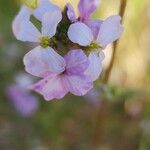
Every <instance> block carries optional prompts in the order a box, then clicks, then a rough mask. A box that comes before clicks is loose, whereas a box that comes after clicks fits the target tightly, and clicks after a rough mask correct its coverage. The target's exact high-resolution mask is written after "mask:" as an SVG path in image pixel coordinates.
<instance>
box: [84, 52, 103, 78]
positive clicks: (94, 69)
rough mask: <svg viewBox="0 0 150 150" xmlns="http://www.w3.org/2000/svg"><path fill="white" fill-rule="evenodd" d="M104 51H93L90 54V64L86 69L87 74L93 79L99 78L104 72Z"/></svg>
mask: <svg viewBox="0 0 150 150" xmlns="http://www.w3.org/2000/svg"><path fill="white" fill-rule="evenodd" d="M104 57H105V55H104V52H103V51H101V52H100V53H99V54H98V53H97V52H92V53H90V55H89V61H90V65H89V67H88V69H87V70H86V71H85V74H86V75H87V76H89V77H90V79H91V80H92V81H95V80H97V79H98V77H99V76H100V74H101V72H102V62H103V60H104Z"/></svg>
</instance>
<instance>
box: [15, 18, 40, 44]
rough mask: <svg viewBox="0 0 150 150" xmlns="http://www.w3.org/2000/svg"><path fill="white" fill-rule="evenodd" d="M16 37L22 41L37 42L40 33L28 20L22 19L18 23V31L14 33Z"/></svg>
mask: <svg viewBox="0 0 150 150" xmlns="http://www.w3.org/2000/svg"><path fill="white" fill-rule="evenodd" d="M16 37H17V39H18V40H20V41H24V42H27V41H28V42H38V41H39V38H40V37H41V33H40V32H39V31H38V29H37V28H36V27H35V26H34V25H33V24H32V23H31V22H30V20H23V21H22V22H21V23H20V28H19V31H18V33H17V35H16Z"/></svg>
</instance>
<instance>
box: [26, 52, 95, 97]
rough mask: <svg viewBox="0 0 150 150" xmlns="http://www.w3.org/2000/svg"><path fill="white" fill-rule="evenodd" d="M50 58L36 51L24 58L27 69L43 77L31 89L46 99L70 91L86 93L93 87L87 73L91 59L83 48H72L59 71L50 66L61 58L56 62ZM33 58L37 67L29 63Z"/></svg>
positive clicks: (63, 94) (60, 95)
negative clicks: (37, 53)
mask: <svg viewBox="0 0 150 150" xmlns="http://www.w3.org/2000/svg"><path fill="white" fill-rule="evenodd" d="M60 57H61V56H60ZM41 58H42V60H43V61H41ZM49 59H50V58H49V55H47V56H46V58H45V56H44V55H43V56H40V55H36V53H35V55H31V57H26V56H25V58H24V64H25V66H26V70H28V72H29V73H30V74H34V75H36V76H38V77H41V78H43V79H42V80H41V81H39V82H38V83H36V84H34V85H33V86H31V89H32V90H34V91H36V92H38V93H40V94H41V95H43V96H44V98H45V99H46V100H52V99H55V98H56V99H61V98H63V97H64V96H65V95H66V94H67V93H68V92H71V93H72V94H74V95H77V96H81V95H85V94H86V93H87V92H88V91H89V90H90V89H91V88H92V86H93V84H92V81H91V80H90V78H89V76H88V75H85V71H86V70H87V68H88V66H89V61H88V58H87V56H86V55H85V54H84V53H83V51H82V50H80V49H78V50H71V51H69V52H68V54H66V55H65V56H64V58H63V57H62V64H63V63H64V61H65V66H62V70H61V71H59V72H57V73H56V72H55V70H54V71H53V70H51V69H49V68H51V65H53V63H56V61H59V60H56V59H55V62H52V61H48V60H49ZM33 60H34V63H36V67H32V66H31V65H29V64H30V63H28V62H32V61H33Z"/></svg>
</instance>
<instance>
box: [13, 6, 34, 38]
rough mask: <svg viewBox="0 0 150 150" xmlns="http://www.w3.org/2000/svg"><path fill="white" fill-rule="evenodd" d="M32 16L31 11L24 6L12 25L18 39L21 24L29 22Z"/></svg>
mask: <svg viewBox="0 0 150 150" xmlns="http://www.w3.org/2000/svg"><path fill="white" fill-rule="evenodd" d="M30 15H31V12H30V10H29V9H28V8H27V7H26V6H22V7H21V9H20V11H19V13H18V15H17V16H16V17H15V19H14V21H13V23H12V29H13V33H14V35H15V37H16V38H17V39H18V35H19V33H20V30H21V28H20V26H21V22H22V21H24V20H29V18H30Z"/></svg>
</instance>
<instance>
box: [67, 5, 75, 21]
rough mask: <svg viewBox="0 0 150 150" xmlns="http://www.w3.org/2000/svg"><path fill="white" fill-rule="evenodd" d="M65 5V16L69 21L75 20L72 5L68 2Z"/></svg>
mask: <svg viewBox="0 0 150 150" xmlns="http://www.w3.org/2000/svg"><path fill="white" fill-rule="evenodd" d="M66 7H67V16H68V18H69V20H70V21H71V22H76V21H77V18H76V15H75V11H74V8H73V6H72V5H71V4H70V3H68V4H67V5H66Z"/></svg>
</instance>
